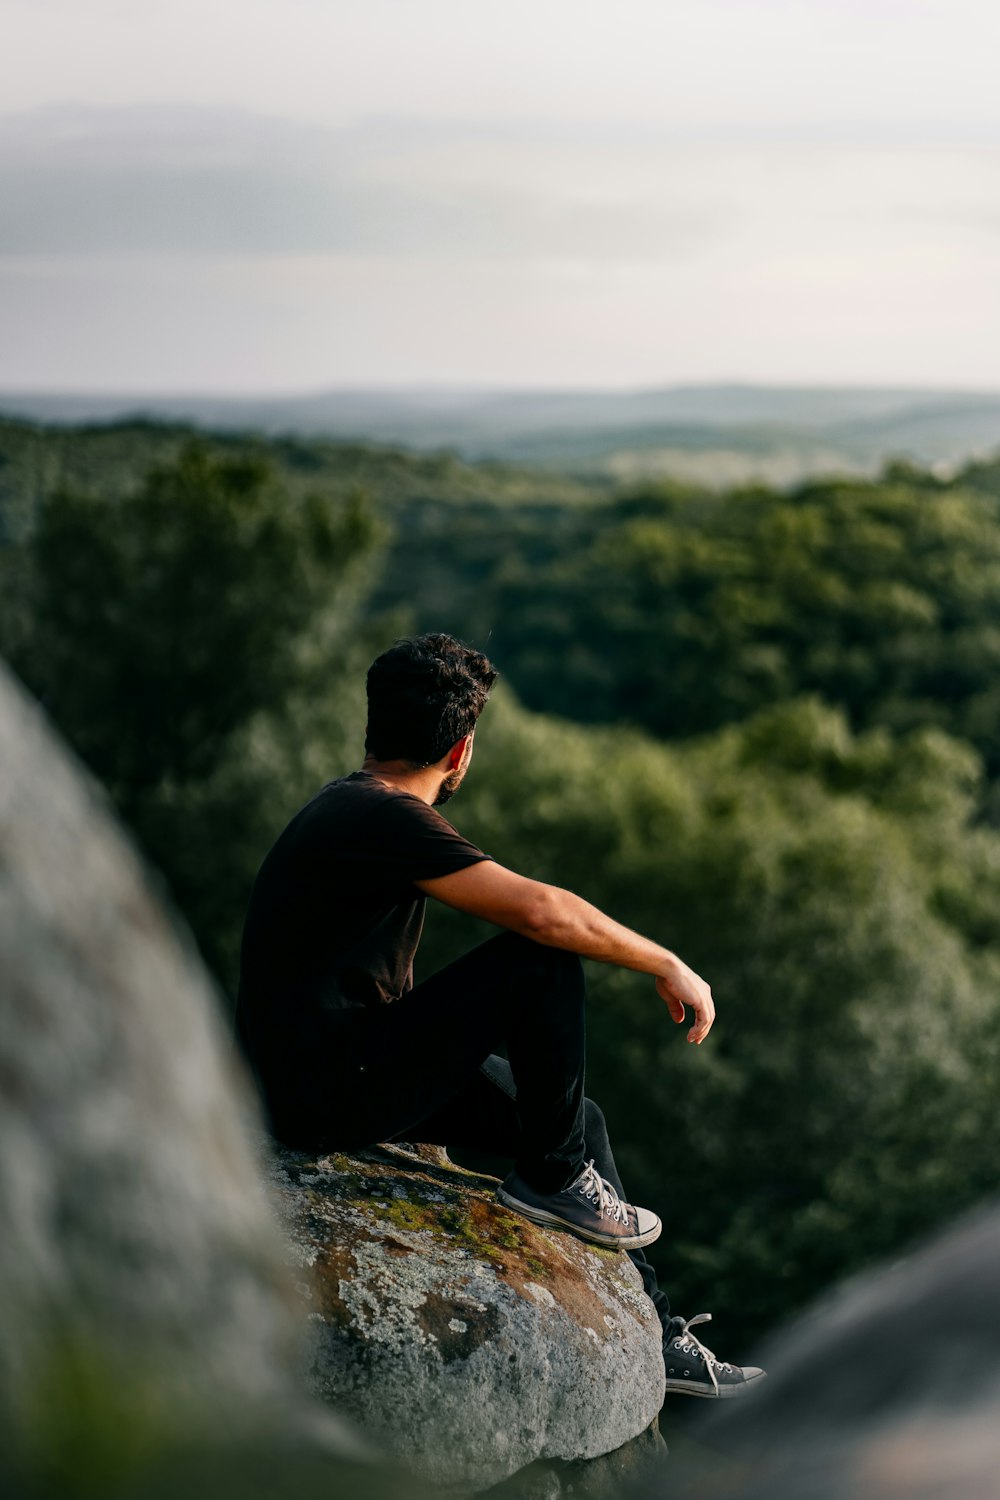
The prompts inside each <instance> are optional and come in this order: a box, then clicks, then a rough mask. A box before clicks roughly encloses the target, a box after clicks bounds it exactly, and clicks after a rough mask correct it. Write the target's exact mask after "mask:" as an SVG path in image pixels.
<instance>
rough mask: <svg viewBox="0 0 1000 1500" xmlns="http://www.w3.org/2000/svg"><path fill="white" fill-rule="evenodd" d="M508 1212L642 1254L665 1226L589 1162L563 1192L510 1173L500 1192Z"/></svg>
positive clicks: (609, 1246)
mask: <svg viewBox="0 0 1000 1500" xmlns="http://www.w3.org/2000/svg"><path fill="white" fill-rule="evenodd" d="M497 1198H498V1199H499V1201H500V1202H501V1203H502V1204H503V1205H504V1207H505V1208H512V1209H513V1210H514V1211H515V1213H519V1214H523V1215H524V1217H525V1218H526V1219H530V1220H531V1222H532V1223H533V1224H541V1225H542V1227H543V1228H545V1229H568V1230H569V1232H570V1234H575V1235H578V1236H579V1238H580V1239H581V1240H587V1241H588V1242H589V1243H590V1244H591V1245H600V1246H602V1248H603V1249H605V1250H638V1249H639V1247H640V1246H641V1245H651V1244H652V1243H653V1241H654V1240H655V1239H656V1238H657V1237H658V1235H659V1233H660V1230H661V1229H662V1228H663V1225H662V1224H661V1223H660V1221H659V1219H658V1218H657V1216H656V1214H654V1213H651V1212H650V1210H649V1209H648V1208H636V1207H635V1206H634V1205H633V1204H631V1203H623V1202H622V1200H621V1199H620V1198H619V1196H618V1194H617V1193H616V1192H615V1190H614V1188H613V1187H612V1186H611V1184H610V1182H608V1180H607V1178H605V1177H602V1176H601V1174H600V1173H599V1172H597V1171H595V1170H594V1163H593V1161H592V1160H591V1161H588V1163H587V1165H586V1166H585V1167H584V1169H583V1171H582V1172H581V1173H580V1175H579V1177H576V1178H574V1179H573V1181H572V1182H571V1183H570V1185H569V1187H565V1188H563V1189H562V1191H561V1192H558V1193H539V1192H537V1191H536V1190H535V1189H534V1188H533V1187H529V1186H528V1184H527V1183H526V1182H525V1181H524V1180H523V1179H522V1178H520V1177H518V1175H517V1173H516V1172H511V1174H510V1176H509V1177H507V1178H506V1179H505V1180H504V1182H503V1183H502V1184H501V1185H500V1187H498V1188H497Z"/></svg>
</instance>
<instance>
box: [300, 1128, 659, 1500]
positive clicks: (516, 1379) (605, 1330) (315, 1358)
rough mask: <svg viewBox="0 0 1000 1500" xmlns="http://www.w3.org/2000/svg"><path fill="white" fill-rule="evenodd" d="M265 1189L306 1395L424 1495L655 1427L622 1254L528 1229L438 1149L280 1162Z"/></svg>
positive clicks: (643, 1343)
mask: <svg viewBox="0 0 1000 1500" xmlns="http://www.w3.org/2000/svg"><path fill="white" fill-rule="evenodd" d="M274 1185H275V1192H276V1195H277V1198H278V1201H279V1202H280V1205H281V1213H282V1217H283V1219H284V1222H285V1224H286V1228H287V1233H288V1237H289V1241H290V1243H291V1244H292V1246H293V1248H294V1257H295V1263H296V1266H297V1269H298V1273H299V1285H300V1289H301V1292H302V1295H303V1296H304V1297H305V1298H306V1299H307V1302H308V1306H309V1308H310V1312H311V1318H312V1325H313V1332H314V1337H313V1340H312V1342H311V1347H310V1352H309V1354H308V1371H307V1374H308V1379H309V1381H310V1384H311V1386H312V1389H313V1390H314V1391H315V1392H316V1393H317V1394H318V1395H320V1396H322V1397H323V1398H324V1399H326V1400H329V1401H331V1402H333V1403H334V1404H335V1405H336V1406H337V1407H338V1408H339V1409H341V1410H343V1411H346V1412H347V1413H348V1414H349V1415H351V1416H353V1417H354V1418H355V1419H356V1420H357V1421H358V1422H359V1423H361V1424H362V1425H363V1427H364V1429H365V1431H366V1432H367V1433H368V1434H369V1435H370V1436H371V1438H372V1439H373V1440H375V1441H376V1442H377V1443H378V1444H379V1445H380V1446H384V1447H386V1448H387V1449H389V1450H390V1451H392V1452H395V1453H398V1454H401V1455H405V1456H406V1459H407V1461H408V1462H409V1463H410V1464H411V1465H413V1467H414V1468H415V1469H416V1470H417V1472H418V1473H421V1474H423V1475H424V1476H425V1477H426V1478H428V1479H429V1480H431V1481H433V1482H434V1483H436V1484H438V1485H442V1486H451V1487H455V1488H459V1489H465V1490H468V1489H470V1488H471V1489H476V1490H480V1489H484V1488H486V1487H488V1486H490V1485H493V1484H495V1483H496V1482H498V1481H500V1480H502V1479H503V1478H505V1477H506V1476H508V1475H511V1474H513V1473H515V1472H516V1471H518V1470H520V1469H522V1468H524V1467H525V1466H526V1465H528V1464H531V1463H533V1462H535V1461H537V1460H539V1459H548V1460H552V1459H555V1460H588V1459H593V1458H595V1457H596V1456H598V1455H603V1454H608V1453H610V1452H611V1451H612V1450H615V1449H619V1448H620V1447H621V1445H622V1444H624V1443H626V1442H627V1441H629V1440H630V1439H633V1438H635V1437H636V1436H637V1435H638V1434H640V1433H643V1432H644V1430H646V1429H648V1428H649V1426H650V1424H651V1423H652V1422H653V1421H654V1419H655V1417H656V1414H657V1412H658V1410H659V1407H660V1404H661V1401H662V1399H663V1382H664V1376H663V1359H662V1354H661V1351H660V1325H659V1322H658V1320H657V1317H656V1314H655V1311H654V1309H653V1307H652V1304H651V1303H650V1302H649V1300H648V1298H647V1297H646V1296H645V1294H644V1292H643V1291H642V1286H641V1282H640V1279H639V1275H638V1273H637V1271H636V1270H635V1268H634V1267H633V1265H632V1263H631V1261H630V1260H629V1259H628V1257H627V1256H624V1255H619V1254H618V1253H616V1252H613V1251H600V1250H596V1249H594V1248H591V1247H589V1246H587V1245H585V1244H583V1243H582V1242H581V1241H580V1240H577V1239H575V1238H573V1236H571V1235H568V1234H562V1233H558V1232H547V1231H543V1230H541V1229H537V1228H536V1227H535V1226H534V1225H533V1224H531V1223H529V1222H528V1221H527V1220H526V1219H523V1218H521V1217H520V1216H518V1215H515V1214H512V1213H510V1212H508V1211H507V1210H506V1209H503V1208H502V1207H501V1206H500V1205H499V1204H498V1203H497V1202H496V1200H495V1198H494V1189H495V1187H496V1181H495V1179H493V1178H490V1177H482V1176H478V1175H476V1174H474V1173H471V1172H467V1171H465V1170H463V1169H462V1168H459V1167H457V1166H454V1165H453V1164H452V1163H451V1162H449V1161H448V1159H447V1157H446V1156H445V1155H444V1153H442V1152H441V1151H440V1149H439V1148H426V1147H424V1148H415V1147H407V1146H402V1145H396V1146H389V1147H380V1148H378V1149H377V1150H374V1151H369V1152H364V1153H360V1154H356V1155H353V1156H346V1155H329V1156H321V1157H319V1158H317V1157H315V1156H309V1155H303V1154H301V1153H297V1152H292V1151H288V1150H281V1151H279V1153H278V1157H277V1162H276V1167H275V1177H274ZM581 1493H584V1491H581Z"/></svg>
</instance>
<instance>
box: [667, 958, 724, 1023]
mask: <svg viewBox="0 0 1000 1500" xmlns="http://www.w3.org/2000/svg"><path fill="white" fill-rule="evenodd" d="M675 962H676V967H674V966H673V965H672V966H671V969H670V972H669V973H668V974H658V975H657V976H656V989H657V993H658V994H659V996H660V998H661V999H662V1000H665V1001H666V1002H667V1009H668V1010H669V1012H670V1015H671V1017H672V1019H673V1020H675V1021H676V1022H677V1024H678V1026H679V1025H680V1024H681V1022H682V1021H683V1020H684V1014H685V1012H684V1007H685V1006H686V1005H690V1007H691V1009H692V1010H693V1011H694V1025H693V1026H692V1027H691V1030H690V1031H689V1032H688V1041H689V1042H703V1041H704V1040H705V1038H706V1037H707V1036H708V1033H709V1032H710V1031H711V1029H712V1022H713V1021H714V1020H715V1002H714V1001H713V999H712V991H711V988H710V987H709V986H708V985H707V984H706V983H705V981H704V979H701V978H700V977H699V976H698V975H697V974H696V973H695V972H694V970H693V969H689V968H688V966H687V964H685V963H682V962H681V960H680V959H679V958H678V959H676V961H675Z"/></svg>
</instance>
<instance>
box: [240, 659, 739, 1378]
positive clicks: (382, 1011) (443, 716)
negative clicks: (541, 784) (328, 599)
mask: <svg viewBox="0 0 1000 1500" xmlns="http://www.w3.org/2000/svg"><path fill="white" fill-rule="evenodd" d="M495 678H496V671H495V669H494V668H493V666H492V665H491V663H490V662H489V661H487V659H486V657H485V656H482V655H480V654H479V653H478V652H476V651H473V650H471V649H470V648H469V647H467V646H464V645H462V644H461V643H460V642H458V641H456V640H454V639H452V637H450V636H447V635H424V636H419V637H417V638H415V639H411V640H403V641H397V643H396V644H395V645H394V646H392V647H391V648H390V649H389V650H388V651H386V652H384V653H383V655H381V656H380V657H378V659H377V660H376V661H375V662H374V663H373V664H372V666H371V668H370V670H369V673H368V728H367V732H366V740H365V747H366V751H367V755H366V759H365V762H364V765H363V767H362V769H361V770H360V771H355V772H354V773H353V774H352V775H350V776H345V777H343V778H341V779H340V780H339V781H334V782H331V783H330V784H329V785H328V786H325V787H324V788H323V790H322V791H321V792H319V793H318V795H317V796H315V797H314V798H313V799H312V801H311V802H309V803H308V804H307V805H306V806H305V807H304V808H302V810H301V811H300V812H299V813H298V814H297V815H296V816H295V817H294V818H293V819H292V821H291V823H290V824H289V825H288V827H287V828H286V829H285V831H284V832H283V833H282V835H281V837H280V838H279V839H278V841H277V843H276V844H275V845H274V847H273V849H272V850H271V851H270V853H269V854H268V856H267V858H266V859H265V861H264V863H263V865H262V867H261V870H260V873H259V874H258V876H257V880H256V883H255V885H254V890H253V894H252V896H251V900H250V907H249V910H248V913H247V919H246V925H245V929H244V934H243V950H242V962H241V978H240V996H239V1004H238V1009H237V1026H238V1032H239V1036H240V1039H241V1042H242V1045H243V1048H244V1050H245V1052H246V1053H247V1056H248V1057H249V1059H250V1062H251V1064H252V1066H253V1068H254V1070H255V1072H256V1074H257V1077H258V1079H259V1081H260V1084H261V1087H262V1090H263V1093H264V1097H265V1101H266V1104H267V1108H268V1110H269V1113H270V1117H271V1122H272V1127H273V1129H274V1132H275V1134H276V1135H277V1136H278V1138H279V1139H281V1140H283V1141H285V1142H286V1143H287V1144H289V1145H292V1146H303V1147H313V1148H315V1147H324V1146H325V1147H329V1148H334V1147H337V1148H340V1149H350V1148H351V1147H361V1146H366V1145H371V1144H374V1143H375V1142H376V1141H385V1140H392V1139H399V1140H416V1141H428V1142H435V1143H438V1144H440V1145H444V1146H456V1147H461V1146H465V1147H469V1148H474V1149H478V1150H483V1151H489V1152H493V1153H496V1154H498V1155H503V1156H509V1157H512V1158H513V1161H514V1167H513V1171H512V1172H511V1173H510V1174H509V1176H508V1177H507V1178H506V1180H505V1181H504V1183H503V1184H502V1186H501V1187H500V1188H499V1189H498V1192H497V1196H498V1198H499V1199H500V1201H501V1202H502V1203H503V1204H505V1206H506V1207H507V1208H509V1209H512V1210H514V1211H515V1212H517V1213H520V1214H523V1215H525V1217H526V1218H528V1219H531V1220H532V1221H533V1222H534V1223H536V1224H541V1225H544V1226H546V1227H550V1228H556V1229H563V1230H568V1231H569V1232H570V1233H572V1234H575V1235H578V1236H579V1237H580V1238H582V1239H584V1240H587V1241H590V1242H591V1243H593V1244H597V1245H602V1246H606V1247H611V1248H618V1249H621V1250H624V1251H626V1252H627V1253H628V1254H630V1255H631V1257H632V1259H633V1260H634V1262H635V1264H636V1266H637V1267H638V1269H639V1272H640V1274H641V1276H642V1280H643V1285H644V1286H645V1288H646V1291H647V1293H648V1294H649V1296H650V1297H651V1298H652V1300H653V1302H654V1305H655V1306H656V1309H657V1312H658V1313H659V1315H660V1319H661V1321H662V1323H663V1329H664V1333H663V1345H664V1356H665V1360H666V1370H667V1390H668V1391H680V1392H684V1393H685V1394H690V1395H699V1396H708V1397H715V1398H717V1397H720V1396H722V1397H725V1396H736V1395H742V1394H743V1393H744V1392H745V1391H747V1390H748V1389H749V1388H750V1386H751V1385H753V1384H754V1383H755V1382H756V1381H758V1380H760V1379H762V1378H763V1371H761V1370H757V1369H740V1368H739V1367H738V1366H735V1365H732V1364H723V1363H722V1362H720V1361H717V1360H716V1359H715V1357H714V1355H712V1354H711V1352H710V1351H709V1350H707V1349H705V1348H704V1346H703V1345H702V1344H701V1343H700V1342H699V1341H698V1339H697V1338H696V1337H695V1336H694V1334H693V1333H691V1331H690V1330H691V1326H692V1325H693V1324H695V1323H698V1322H701V1321H703V1320H704V1318H705V1316H706V1315H704V1314H703V1315H701V1316H700V1317H699V1318H692V1319H690V1320H685V1319H683V1318H678V1317H672V1316H671V1314H670V1311H669V1304H668V1302H667V1298H666V1296H665V1294H664V1293H663V1292H662V1291H661V1290H660V1289H659V1288H658V1287H657V1284H656V1277H655V1274H654V1272H653V1269H652V1267H651V1266H650V1264H649V1262H648V1261H647V1260H646V1257H645V1255H644V1254H643V1246H645V1245H648V1244H650V1243H652V1241H653V1240H655V1239H656V1238H657V1236H658V1235H659V1233H660V1227H661V1226H660V1220H659V1219H658V1217H657V1216H656V1214H654V1213H652V1212H651V1211H650V1210H649V1209H645V1208H637V1207H636V1206H634V1205H633V1204H630V1203H628V1202H626V1201H625V1197H624V1191H623V1189H622V1185H621V1182H620V1181H619V1178H618V1174H617V1171H616V1169H615V1163H614V1158H613V1156H612V1153H611V1147H610V1145H609V1142H608V1136H607V1131H606V1129H605V1125H604V1118H603V1116H602V1114H601V1112H600V1110H599V1109H598V1108H597V1106H596V1105H595V1104H594V1103H593V1102H592V1101H591V1100H589V1099H587V1098H585V1096H584V982H583V970H582V966H581V963H580V956H581V955H582V956H583V957H586V958H594V959H598V960H600V961H601V962H603V963H610V964H618V965H620V966H621V967H623V968H626V969H637V970H639V971H641V972H642V973H646V974H650V975H652V976H653V979H654V981H655V985H656V989H657V992H658V994H659V995H660V997H661V999H662V1000H664V1001H665V1002H666V1005H667V1009H668V1011H669V1013H670V1015H671V1016H672V1017H673V1019H674V1020H675V1021H676V1022H682V1021H683V1020H684V1018H685V1012H686V1008H687V1007H690V1009H691V1011H692V1015H693V1024H692V1026H691V1028H690V1030H689V1032H688V1041H689V1042H693V1043H696V1044H700V1043H701V1042H703V1041H704V1039H705V1037H706V1036H707V1035H708V1033H709V1030H710V1029H711V1026H712V1022H713V1020H714V1019H715V1007H714V1005H713V1003H712V994H711V991H710V989H709V987H708V985H707V984H705V982H704V981H703V980H702V979H700V978H699V977H698V975H697V974H695V973H694V972H693V971H692V970H691V969H689V968H688V967H687V965H686V964H684V963H682V962H681V960H680V959H679V958H677V957H676V955H675V954H673V953H670V952H668V951H667V949H665V948H661V947H660V946H659V944H657V943H653V942H650V941H648V940H647V939H646V938H643V937H640V936H639V935H638V934H637V933H634V932H630V931H629V930H628V929H627V928H625V927H621V926H619V924H618V923H617V922H614V921H612V920H611V918H610V917H606V916H605V915H604V914H603V913H602V912H600V911H598V910H597V909H596V908H595V907H593V906H590V905H588V903H587V902H585V901H583V900H581V899H580V898H579V897H578V896H574V895H572V894H571V893H570V892H569V891H564V890H560V889H558V888H556V887H555V886H550V885H543V884H541V883H540V882H538V881H535V880H529V879H527V878H525V877H524V876H522V875H517V874H515V873H514V872H513V871H512V870H506V869H504V868H502V867H501V866H500V865H498V864H497V863H496V862H495V861H494V860H493V859H491V858H490V856H489V855H487V854H484V853H483V852H482V850H480V849H477V848H476V847H475V845H473V844H470V843H469V842H468V841H467V840H466V839H464V838H462V837H461V835H460V834H458V833H457V832H456V831H455V829H454V828H453V827H452V825H451V824H450V823H448V822H447V821H446V820H445V819H444V818H443V817H442V816H441V814H440V813H438V812H436V811H435V808H436V807H438V806H440V805H441V804H442V803H444V802H446V801H448V799H449V798H450V797H452V796H453V795H454V793H455V792H456V791H457V790H458V788H459V786H460V785H461V783H462V780H463V778H464V776H465V774H466V772H467V770H468V768H469V762H470V760H471V758H472V748H473V740H474V737H475V727H476V721H477V719H478V718H479V714H480V712H481V711H482V709H483V706H484V705H485V703H486V700H487V698H488V696H489V692H490V689H491V687H492V686H493V683H494V680H495ZM427 896H433V897H434V898H435V899H436V900H438V901H442V902H444V904H445V905H446V906H452V907H456V908H458V909H459V910H460V911H465V912H469V913H471V914H472V915H473V916H477V917H484V918H486V919H487V920H488V921H490V922H494V923H495V924H496V925H497V926H498V927H501V928H504V929H505V931H504V932H503V933H501V934H500V935H498V936H497V937H494V938H491V939H490V940H489V941H488V942H486V943H483V944H482V945H481V946H480V947H478V948H476V949H474V950H473V952H471V953H467V954H466V955H465V956H464V957H463V958H461V959H459V960H458V961H457V962H456V963H453V964H450V965H449V966H448V967H447V968H446V969H443V970H441V972H440V973H438V974H435V975H433V976H432V977H431V978H430V979H427V980H425V981H424V982H423V983H422V984H419V985H417V986H416V987H414V986H413V958H414V954H415V952H416V948H417V943H418V942H419V939H420V932H421V928H422V925H423V916H424V905H425V898H426V897H427ZM504 1044H505V1045H506V1049H507V1056H508V1058H509V1062H508V1061H504V1060H503V1059H502V1058H500V1057H498V1056H496V1051H497V1048H498V1047H500V1046H502V1045H504Z"/></svg>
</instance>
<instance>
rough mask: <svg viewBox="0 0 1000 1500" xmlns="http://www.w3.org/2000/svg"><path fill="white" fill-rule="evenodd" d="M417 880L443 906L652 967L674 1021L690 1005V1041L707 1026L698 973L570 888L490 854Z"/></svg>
mask: <svg viewBox="0 0 1000 1500" xmlns="http://www.w3.org/2000/svg"><path fill="white" fill-rule="evenodd" d="M417 885H418V886H419V887H420V889H421V890H422V891H426V893H427V895H428V896H433V897H435V899H436V900H438V901H442V902H444V904H445V906H453V907H455V908H456V909H457V910H458V911H464V912H468V913H470V915H472V916H474V917H483V918H484V919H485V920H486V921H487V922H495V923H496V925H497V926H498V927H507V928H509V929H510V930H511V931H512V932H519V933H520V934H521V935H522V936H523V937H526V938H531V940H532V941H533V942H536V943H542V944H544V945H545V946H546V947H549V948H565V949H567V950H568V951H569V952H570V953H579V954H580V955H581V957H583V958H594V959H597V960H598V961H599V962H600V963H605V964H616V965H617V966H618V967H619V968H622V969H636V970H638V971H639V973H641V974H652V975H653V976H654V978H655V980H656V988H657V990H658V991H659V994H660V996H661V997H662V998H663V999H664V1000H665V1001H666V1002H667V1008H668V1010H669V1011H670V1014H671V1016H672V1017H673V1019H674V1020H675V1021H677V1022H678V1023H680V1022H681V1021H683V1020H684V1007H685V1006H686V1005H690V1007H691V1009H692V1010H693V1012H694V1025H693V1026H692V1027H691V1030H690V1031H689V1032H688V1041H689V1042H702V1041H704V1039H705V1037H706V1036H707V1035H708V1033H709V1031H710V1030H711V1027H712V1022H713V1021H714V1020H715V1005H714V1004H713V1001H712V991H711V989H710V988H709V986H708V985H707V984H706V983H705V981H704V980H703V979H701V978H700V977H699V976H698V975H697V974H696V973H695V972H694V970H693V969H689V968H688V966H687V964H685V963H684V962H683V961H682V960H681V959H679V958H678V957H677V955H676V953H671V952H670V950H669V948H662V947H661V946H660V944H659V943H653V942H650V940H649V939H648V938H644V937H641V936H640V934H639V933H637V932H632V931H631V930H630V929H629V928H628V927H623V926H622V925H621V923H620V922H615V921H614V920H613V919H612V918H611V917H608V916H605V914H604V912H602V911H599V910H598V908H597V907H596V906H591V905H590V903H589V902H588V901H584V900H582V899H581V897H579V896H575V895H574V894H573V892H572V891H564V890H562V889H561V888H560V887H559V886H555V885H545V884H544V883H543V882H542V881H539V880H529V879H528V878H527V877H526V876H524V875H517V874H515V872H514V871H513V870H507V869H504V867H503V865H498V864H495V863H494V862H493V861H492V860H483V861H482V862H481V863H479V864H475V865H470V866H468V868H466V869H464V870H457V871H456V872H455V873H454V874H453V875H441V876H438V877H437V878H435V879H433V880H418V881H417Z"/></svg>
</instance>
